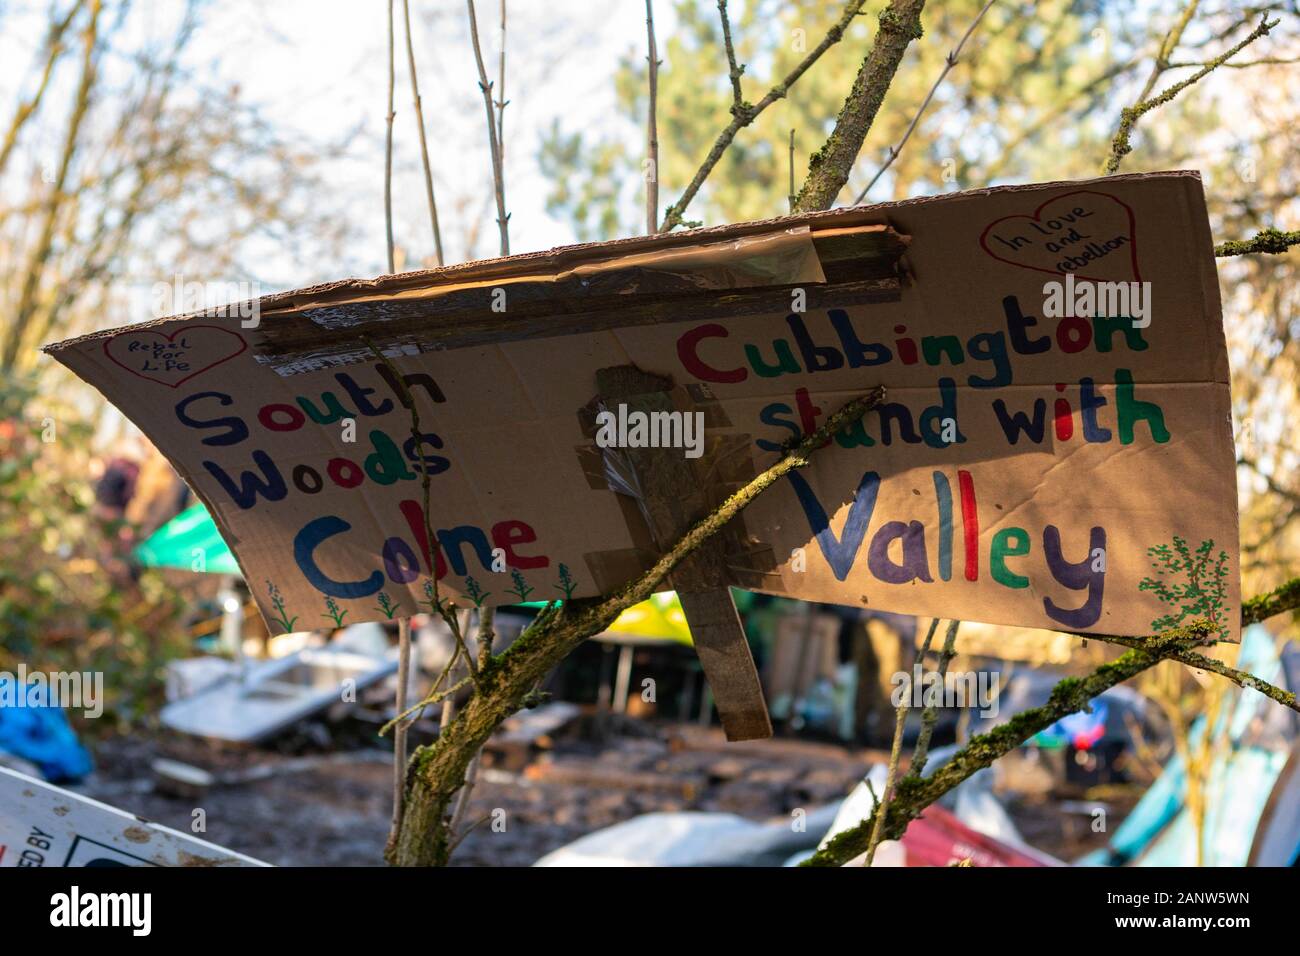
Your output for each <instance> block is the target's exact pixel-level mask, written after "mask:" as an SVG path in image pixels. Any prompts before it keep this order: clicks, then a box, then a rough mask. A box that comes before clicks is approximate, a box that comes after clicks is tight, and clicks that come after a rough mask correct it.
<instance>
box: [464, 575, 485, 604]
mask: <svg viewBox="0 0 1300 956" xmlns="http://www.w3.org/2000/svg"><path fill="white" fill-rule="evenodd" d="M465 591H466V593H467V594H469V599H470V600H471V601H473V602H474V606H475V607H478V608H481V607H482V606H483V602H484V601H486V600H487V599H488V598H489V597H491V595H492V592H491V591H484V590H483V587H482V585H480V584H479V583H478V581H476V580H475V579H474V578H473V577H470V576H466V578H465Z"/></svg>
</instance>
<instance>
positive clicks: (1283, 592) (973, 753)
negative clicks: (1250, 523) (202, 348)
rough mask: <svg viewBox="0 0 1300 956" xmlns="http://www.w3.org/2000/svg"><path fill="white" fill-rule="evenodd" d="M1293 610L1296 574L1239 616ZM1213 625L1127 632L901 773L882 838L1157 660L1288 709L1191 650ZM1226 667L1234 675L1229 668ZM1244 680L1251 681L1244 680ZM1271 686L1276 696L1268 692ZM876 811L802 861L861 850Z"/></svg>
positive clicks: (1256, 683) (1254, 682)
mask: <svg viewBox="0 0 1300 956" xmlns="http://www.w3.org/2000/svg"><path fill="white" fill-rule="evenodd" d="M1296 608H1300V578H1294V579H1292V580H1290V581H1288V582H1287V583H1286V584H1284V585H1282V586H1281V587H1279V588H1277V589H1275V590H1273V591H1270V592H1268V593H1267V594H1262V595H1260V596H1258V597H1255V598H1252V599H1250V600H1249V601H1247V602H1245V604H1244V605H1243V607H1242V613H1241V622H1242V625H1243V626H1245V625H1248V624H1254V623H1257V622H1259V621H1262V620H1264V619H1265V618H1268V617H1272V616H1274V615H1276V614H1281V613H1283V612H1285V611H1291V610H1295V609H1296ZM1214 631H1215V629H1214V627H1213V626H1212V625H1210V624H1209V623H1208V622H1194V623H1192V624H1189V625H1187V626H1185V627H1179V628H1174V629H1172V630H1169V631H1166V632H1164V633H1163V634H1159V635H1156V636H1154V637H1147V638H1133V639H1132V640H1133V642H1134V644H1133V646H1132V647H1131V649H1130V650H1129V651H1127V652H1126V653H1125V654H1123V655H1122V656H1120V657H1119V658H1117V659H1116V660H1114V661H1112V662H1111V663H1109V664H1103V665H1102V666H1101V667H1099V668H1097V669H1096V670H1095V671H1093V672H1092V673H1091V674H1089V675H1088V676H1087V677H1083V678H1077V677H1069V678H1066V679H1065V680H1063V681H1061V682H1060V683H1059V684H1057V685H1056V687H1054V688H1053V689H1052V695H1051V697H1050V698H1049V699H1048V701H1047V703H1046V704H1044V705H1043V706H1041V707H1034V708H1032V709H1030V710H1026V711H1022V712H1021V713H1019V714H1016V715H1015V716H1014V717H1012V718H1011V719H1010V720H1009V721H1007V722H1006V723H1005V724H1002V725H1001V726H998V727H995V728H994V729H993V730H991V731H989V732H988V733H986V734H980V735H979V736H977V737H974V738H972V739H971V740H970V742H969V743H967V744H966V746H965V747H962V748H961V750H959V751H958V752H957V753H956V754H955V755H953V757H952V759H951V760H949V761H948V762H947V763H946V764H944V765H943V766H942V767H940V768H939V769H938V770H937V771H935V772H934V774H932V775H931V776H929V777H924V778H922V777H919V776H908V777H906V778H904V779H903V780H901V781H900V782H899V784H898V786H897V788H895V793H894V799H893V802H892V803H891V804H890V805H889V808H888V810H887V811H886V815H885V817H884V820H883V823H882V826H881V833H882V834H883V838H884V839H887V840H896V839H899V838H901V837H902V835H903V833H904V831H906V830H907V825H908V824H909V823H910V822H911V821H912V820H914V819H916V818H917V817H918V816H920V814H921V811H923V810H924V809H925V808H926V807H928V806H930V804H932V803H934V802H935V801H936V800H938V799H939V798H940V797H942V796H943V795H944V794H945V793H947V792H948V791H949V790H952V789H953V788H955V787H957V786H958V785H959V784H961V783H962V782H963V781H965V780H966V779H967V778H969V777H970V776H971V775H973V774H974V773H976V772H977V771H979V770H983V769H984V768H985V767H987V766H989V765H990V764H992V763H993V761H995V760H997V759H998V758H999V757H1001V756H1003V755H1004V754H1007V753H1010V752H1011V751H1012V750H1014V749H1016V748H1017V747H1019V746H1020V745H1022V744H1023V743H1025V741H1027V740H1029V739H1030V738H1031V737H1033V736H1034V734H1037V733H1039V732H1040V731H1043V730H1046V729H1047V728H1048V727H1050V726H1051V725H1052V724H1054V723H1056V722H1057V721H1058V720H1060V719H1061V718H1062V717H1067V716H1069V715H1070V714H1073V713H1076V712H1078V711H1080V710H1082V709H1084V708H1085V707H1086V706H1087V705H1088V702H1089V701H1090V700H1092V699H1093V698H1094V697H1096V696H1097V695H1098V694H1101V693H1104V692H1105V691H1107V690H1109V689H1110V688H1112V687H1114V686H1116V685H1117V684H1121V683H1123V682H1124V681H1126V680H1128V679H1129V678H1131V677H1134V676H1136V675H1138V674H1140V673H1142V672H1143V671H1145V670H1147V669H1148V668H1151V667H1154V666H1155V665H1156V664H1158V663H1160V661H1162V660H1171V659H1172V660H1180V659H1182V658H1184V657H1187V658H1189V659H1190V660H1194V661H1196V663H1194V664H1193V665H1192V666H1195V667H1202V668H1205V669H1206V670H1213V671H1214V672H1215V673H1220V674H1223V675H1224V676H1226V677H1229V678H1230V679H1234V680H1236V681H1237V682H1238V683H1242V684H1243V686H1250V687H1252V688H1254V689H1255V690H1259V691H1260V692H1261V693H1265V694H1268V696H1269V697H1272V698H1273V699H1274V700H1277V701H1278V703H1281V704H1284V705H1285V706H1289V707H1294V706H1295V698H1294V695H1290V696H1288V695H1287V692H1285V691H1281V690H1280V689H1279V688H1276V687H1273V686H1272V685H1271V684H1268V683H1267V682H1265V681H1261V680H1259V678H1257V677H1254V676H1253V675H1250V674H1243V673H1242V672H1240V671H1236V670H1235V668H1229V667H1227V666H1226V665H1219V664H1218V662H1217V661H1210V659H1209V658H1206V657H1203V656H1202V655H1200V654H1194V653H1193V652H1191V651H1190V650H1189V648H1191V647H1193V646H1197V645H1201V644H1204V643H1205V640H1206V638H1207V637H1208V636H1209V635H1211V634H1213V633H1214ZM1081 636H1087V637H1092V638H1096V637H1097V635H1081ZM1229 671H1231V672H1232V673H1228V672H1229ZM1247 680H1248V681H1249V683H1248V684H1246V683H1244V681H1247ZM1269 688H1271V689H1272V691H1276V692H1277V695H1280V696H1277V695H1275V694H1274V693H1270V691H1269ZM875 817H876V814H875V813H874V812H873V813H872V814H871V816H869V817H868V818H867V819H866V820H863V821H862V822H861V823H860V824H858V825H857V826H856V827H853V828H852V829H849V830H845V831H844V832H843V833H840V834H837V835H836V836H835V838H834V839H832V840H831V841H830V842H829V843H827V845H826V846H825V847H823V848H822V849H820V850H819V851H818V852H817V853H815V854H814V855H813V856H812V857H810V858H809V859H808V860H805V861H804V863H803V865H804V866H842V865H843V864H845V863H847V862H848V861H849V860H852V859H853V858H854V857H857V856H859V855H860V854H862V853H863V852H864V851H866V849H867V846H868V845H869V843H870V841H871V834H872V831H873V830H874V829H875V822H876V821H875Z"/></svg>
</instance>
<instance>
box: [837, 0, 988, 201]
mask: <svg viewBox="0 0 1300 956" xmlns="http://www.w3.org/2000/svg"><path fill="white" fill-rule="evenodd" d="M996 2H997V0H989V2H988V3H986V4H984V6H983V7H982V8H981V9H980V12H979V13H977V14H976V15H975V19H974V20H972V21H971V25H970V26H969V27H967V28H966V32H965V33H963V34H962V37H961V39H960V40H959V41H958V42H957V45H956V46H955V47H953V48H952V52H950V53H949V54H948V56H947V57H945V58H944V64H943V70H942V72H940V74H939V76H938V78H937V79H936V80H935V81H934V85H933V86H932V87H930V92H929V93H927V94H926V96H925V100H924V102H922V103H921V108H920V109H918V110H917V111H916V115H914V116H913V117H912V122H910V123H908V124H907V131H906V132H905V133H903V138H902V139H901V140H899V141H898V145H897V146H891V147H889V158H888V159H886V160H885V162H884V165H882V166H881V167H880V169H878V170H876V175H874V176H872V177H871V182H869V183H867V185H866V186H864V187H863V189H862V192H860V193H858V198H857V199H855V200H853V205H855V206H857V205H861V203H862V200H864V199H866V198H867V193H869V192H870V191H871V187H872V186H874V185H875V184H876V180H878V179H880V177H881V176H883V175H884V174H885V170H886V169H888V168H889V167H890V166H892V165H893V164H894V160H895V159H897V158H898V154H899V153H901V152H902V151H903V147H904V146H906V145H907V141H908V140H909V139H910V138H911V136H912V131H913V130H914V129H916V124H917V123H918V122H920V119H921V114H922V113H924V112H925V110H926V107H928V106H929V105H930V101H931V100H932V99H934V94H935V93H936V92H938V90H939V87H940V86H941V85H942V84H943V81H944V78H945V77H947V75H948V72H949V71H950V70H951V69H952V68H953V67H954V66H956V65H957V57H959V56H960V55H961V48H962V47H963V46H965V45H966V41H967V40H968V39H970V35H971V34H972V33H974V32H975V28H976V27H977V26H979V25H980V21H981V20H983V19H984V14H986V13H988V12H989V7H991V6H993V4H994V3H996Z"/></svg>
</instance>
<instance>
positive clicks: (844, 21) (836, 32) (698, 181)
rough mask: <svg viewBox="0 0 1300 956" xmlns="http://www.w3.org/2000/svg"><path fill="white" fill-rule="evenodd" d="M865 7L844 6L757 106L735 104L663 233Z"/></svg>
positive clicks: (856, 1) (854, 1)
mask: <svg viewBox="0 0 1300 956" xmlns="http://www.w3.org/2000/svg"><path fill="white" fill-rule="evenodd" d="M865 3H866V0H849V2H848V3H847V4H845V6H844V13H843V14H842V15H841V16H840V18H839V20H837V21H836V22H835V24H834V25H833V26H832V27H831V28H830V29H829V30H828V31H827V32H826V36H825V37H823V38H822V41H821V42H820V43H818V44H817V46H815V47H814V48H813V49H812V50H810V51H809V53H808V55H807V56H806V57H804V58H803V59H802V60H801V61H800V62H799V65H798V66H796V67H795V68H794V69H793V70H791V71H790V72H789V73H787V74H786V76H785V79H783V80H782V81H781V82H780V83H778V84H777V85H776V86H774V87H772V88H771V89H770V90H768V91H767V94H766V95H765V96H764V97H763V98H762V99H761V100H759V101H758V103H756V104H755V105H753V106H750V105H749V104H748V103H742V104H740V106H739V107H738V106H737V105H736V104H734V103H733V104H732V108H731V122H730V123H728V124H727V126H726V127H725V128H724V129H723V130H722V132H720V133H719V134H718V137H717V139H715V140H714V141H713V146H712V148H710V149H709V154H708V155H707V156H706V157H704V162H703V163H702V164H701V165H700V168H699V169H698V170H696V171H695V176H694V177H692V179H691V182H690V184H689V185H688V186H687V187H686V190H685V192H683V193H682V195H681V198H680V199H678V200H677V202H675V203H673V204H672V205H671V206H669V207H668V210H667V212H665V213H664V221H663V225H661V226H660V227H659V231H660V232H668V231H669V230H671V229H674V228H676V227H677V226H680V225H681V224H682V222H683V221H684V220H683V219H682V216H683V214H684V213H685V212H686V207H687V206H689V205H690V204H691V201H692V200H693V199H694V198H695V195H696V194H697V193H698V192H699V191H700V187H701V186H703V185H704V181H705V180H706V179H708V178H709V174H710V173H712V172H713V169H714V167H716V166H717V165H718V161H719V160H721V159H722V154H723V153H725V152H726V151H727V147H728V146H730V145H731V142H732V140H734V139H735V138H736V134H737V133H738V132H740V130H742V129H743V128H744V127H746V126H748V125H749V124H750V123H752V122H754V120H755V119H756V118H757V117H758V116H759V114H760V113H762V112H763V110H765V109H767V108H768V107H769V106H771V105H772V104H773V103H775V102H776V101H777V100H779V99H782V98H783V97H784V96H785V95H786V94H787V93H788V92H789V91H790V87H792V86H794V84H795V83H796V82H798V80H799V78H800V77H801V76H803V75H804V74H805V73H806V72H808V68H809V67H811V66H812V65H813V64H814V63H816V62H817V60H818V59H819V58H820V57H821V55H822V54H823V53H825V52H826V51H827V50H829V49H830V48H831V47H833V46H834V45H835V44H836V43H839V42H840V40H841V39H842V38H843V36H844V31H845V30H846V29H848V26H849V24H850V23H852V22H853V18H854V17H856V16H857V15H858V13H859V11H861V9H862V7H863V6H864V4H865Z"/></svg>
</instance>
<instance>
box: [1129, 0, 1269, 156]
mask: <svg viewBox="0 0 1300 956" xmlns="http://www.w3.org/2000/svg"><path fill="white" fill-rule="evenodd" d="M1194 6H1195V5H1194V4H1193V5H1192V8H1194ZM1189 9H1191V8H1189ZM1279 22H1280V21H1278V20H1273V21H1271V22H1270V21H1269V19H1268V16H1267V14H1266V15H1264V16H1263V17H1261V18H1260V21H1259V25H1258V26H1256V27H1255V29H1254V30H1252V31H1251V32H1250V33H1249V34H1248V35H1247V36H1246V38H1245V39H1244V40H1242V41H1241V42H1240V43H1238V44H1237V45H1236V46H1234V47H1232V48H1231V49H1230V50H1228V51H1227V52H1226V53H1222V54H1220V55H1219V56H1216V57H1215V58H1214V59H1212V60H1210V61H1209V62H1208V63H1206V64H1205V66H1203V67H1202V68H1201V69H1199V70H1197V71H1196V72H1195V73H1193V74H1192V75H1191V76H1189V77H1187V78H1186V79H1185V80H1179V81H1178V82H1177V83H1175V84H1174V85H1173V86H1170V87H1168V88H1167V89H1165V90H1162V91H1161V92H1160V93H1157V94H1156V95H1155V96H1152V97H1150V98H1149V99H1148V98H1147V93H1148V92H1149V91H1144V92H1143V95H1142V96H1141V97H1140V98H1139V100H1138V102H1137V103H1136V104H1134V105H1133V106H1128V107H1125V108H1124V110H1123V111H1122V112H1121V113H1120V121H1119V129H1118V130H1116V131H1115V138H1114V139H1113V140H1112V141H1111V144H1110V155H1109V156H1108V157H1106V165H1105V167H1104V172H1105V174H1106V175H1107V176H1109V175H1111V174H1112V173H1114V172H1116V171H1118V170H1119V164H1120V163H1121V162H1122V161H1123V159H1124V157H1125V156H1127V155H1128V154H1129V153H1131V152H1133V146H1132V145H1131V144H1130V143H1129V137H1130V136H1131V135H1132V133H1133V129H1134V127H1136V126H1137V123H1138V120H1140V119H1141V118H1142V117H1143V116H1145V115H1146V114H1147V113H1149V112H1151V111H1152V110H1153V109H1155V108H1156V107H1158V106H1164V105H1165V104H1166V103H1168V102H1170V101H1171V100H1173V99H1174V97H1176V96H1177V95H1178V94H1179V93H1181V92H1182V91H1183V90H1185V89H1187V88H1188V87H1189V86H1191V85H1192V84H1194V83H1198V82H1200V81H1201V80H1202V79H1204V78H1205V77H1206V76H1209V74H1210V73H1212V72H1214V70H1216V69H1217V68H1218V67H1220V66H1222V65H1223V64H1224V63H1226V62H1227V61H1228V60H1230V59H1232V58H1233V57H1234V56H1236V55H1237V54H1238V53H1240V52H1241V51H1242V50H1244V49H1245V48H1246V47H1248V46H1250V45H1251V44H1252V43H1254V42H1255V41H1256V40H1258V39H1259V38H1260V37H1263V36H1267V35H1268V31H1269V30H1271V29H1272V28H1273V27H1275V26H1277V25H1278V23H1279ZM1169 52H1172V51H1166V50H1164V49H1163V48H1162V51H1161V53H1162V55H1164V56H1167V55H1168V53H1169ZM1156 75H1159V74H1158V73H1157V74H1156Z"/></svg>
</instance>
